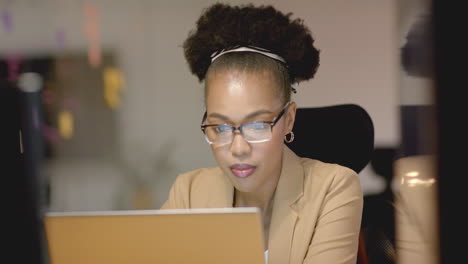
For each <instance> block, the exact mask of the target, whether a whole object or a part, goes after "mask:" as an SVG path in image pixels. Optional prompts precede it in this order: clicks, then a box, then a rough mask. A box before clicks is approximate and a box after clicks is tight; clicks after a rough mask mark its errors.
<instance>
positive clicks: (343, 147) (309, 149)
mask: <svg viewBox="0 0 468 264" xmlns="http://www.w3.org/2000/svg"><path fill="white" fill-rule="evenodd" d="M293 132H294V136H295V139H294V141H293V142H291V143H287V145H288V146H289V148H290V149H291V150H292V151H294V152H295V153H296V154H297V155H298V156H300V157H306V158H313V159H317V160H321V161H323V162H329V163H337V164H340V165H343V166H346V167H348V168H351V169H353V170H354V171H355V172H356V173H359V172H361V170H362V169H363V168H364V167H365V166H366V165H367V164H368V163H369V162H370V161H371V159H372V153H373V151H374V125H373V122H372V119H371V117H370V116H369V114H368V113H367V111H366V110H364V108H362V107H361V106H359V105H356V104H340V105H332V106H325V107H312V108H298V109H297V111H296V121H295V124H294V128H293Z"/></svg>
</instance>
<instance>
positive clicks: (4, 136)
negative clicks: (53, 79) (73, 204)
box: [0, 74, 47, 264]
mask: <svg viewBox="0 0 468 264" xmlns="http://www.w3.org/2000/svg"><path fill="white" fill-rule="evenodd" d="M3 77H4V76H3ZM23 77H25V78H23V80H24V81H25V83H23V84H25V85H26V86H23V87H19V86H18V80H15V81H13V80H9V79H7V78H1V79H0V121H1V129H0V146H1V147H0V157H1V163H0V164H2V166H1V167H0V168H1V171H0V175H1V180H2V183H1V186H2V189H3V190H2V191H1V192H0V193H2V196H4V197H2V198H3V199H2V223H3V227H2V228H3V229H4V231H6V232H2V235H1V239H2V244H3V245H4V246H2V247H3V249H2V257H1V259H2V260H1V262H2V263H3V261H11V260H13V262H14V263H34V264H43V263H47V254H46V252H47V251H46V247H45V243H44V232H43V223H42V216H43V211H44V210H43V207H44V199H43V197H44V191H45V189H44V185H43V184H42V181H41V178H40V170H39V164H40V160H41V158H42V153H43V151H42V145H41V133H40V131H41V129H40V127H39V126H38V124H40V118H41V113H40V112H41V111H40V107H39V104H38V102H39V98H40V88H41V87H39V86H37V85H38V84H39V83H38V82H37V81H39V80H40V79H38V78H37V77H38V75H34V74H27V75H24V76H23ZM31 85H32V86H31ZM34 85H36V86H35V87H33V86H34ZM28 89H29V90H28ZM5 246H6V248H5Z"/></svg>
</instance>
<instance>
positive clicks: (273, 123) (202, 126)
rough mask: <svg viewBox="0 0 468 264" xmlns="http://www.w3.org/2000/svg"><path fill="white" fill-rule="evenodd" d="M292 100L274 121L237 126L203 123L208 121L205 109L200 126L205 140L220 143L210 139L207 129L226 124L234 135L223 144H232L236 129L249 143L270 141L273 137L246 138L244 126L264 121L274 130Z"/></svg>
mask: <svg viewBox="0 0 468 264" xmlns="http://www.w3.org/2000/svg"><path fill="white" fill-rule="evenodd" d="M290 103H291V102H288V103H286V105H285V106H284V107H283V108H282V109H281V111H280V112H279V113H278V115H277V116H276V117H275V118H273V120H272V121H252V122H247V123H244V124H241V125H240V126H238V127H235V126H232V125H230V124H225V123H224V124H209V125H206V124H205V125H204V124H203V123H204V122H205V121H206V116H207V113H206V111H205V113H204V114H203V119H202V125H201V126H200V128H201V130H202V132H203V134H204V135H205V140H206V142H208V144H210V145H211V144H219V143H214V142H212V141H210V140H209V139H208V136H207V135H206V133H205V129H206V128H207V127H215V126H220V125H224V126H228V127H230V128H231V131H232V135H233V136H232V137H231V141H230V142H226V143H222V144H230V143H232V140H233V139H234V133H235V131H236V130H239V132H240V134H241V135H242V138H244V140H245V141H247V142H249V143H261V142H267V141H270V140H271V137H270V138H269V139H267V140H250V141H249V140H247V139H245V136H244V133H243V130H242V128H243V127H244V126H245V125H249V124H259V123H262V124H268V125H270V131H273V127H274V126H275V125H276V123H278V121H279V120H280V119H281V117H283V115H284V113H285V112H286V109H288V106H289V105H290Z"/></svg>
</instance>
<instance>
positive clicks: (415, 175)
mask: <svg viewBox="0 0 468 264" xmlns="http://www.w3.org/2000/svg"><path fill="white" fill-rule="evenodd" d="M418 176H419V172H418V171H410V172H407V173H406V177H418Z"/></svg>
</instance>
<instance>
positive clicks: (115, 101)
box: [103, 67, 125, 109]
mask: <svg viewBox="0 0 468 264" xmlns="http://www.w3.org/2000/svg"><path fill="white" fill-rule="evenodd" d="M103 81H104V100H105V102H106V104H107V105H108V106H109V107H110V108H112V109H116V108H118V107H119V106H120V91H121V90H122V89H123V88H124V86H125V80H124V78H123V76H122V73H121V72H120V70H119V69H117V68H115V67H107V68H105V69H104V73H103Z"/></svg>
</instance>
